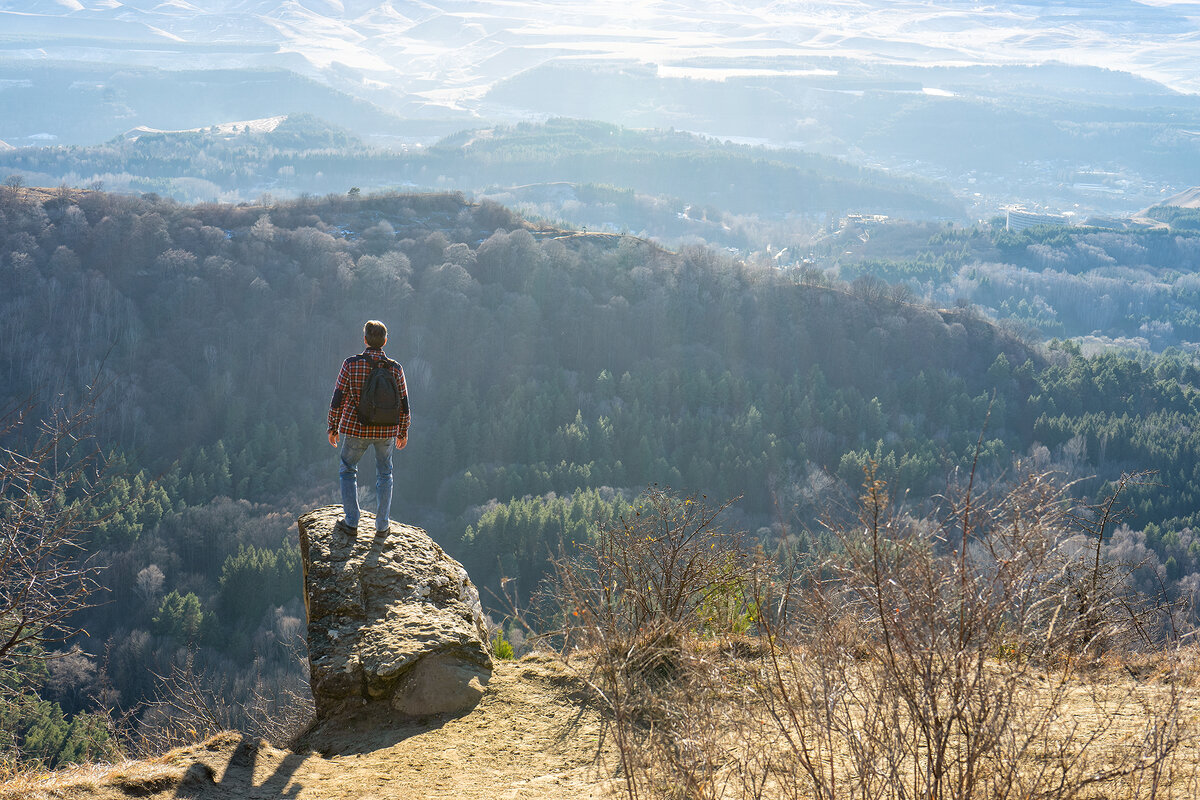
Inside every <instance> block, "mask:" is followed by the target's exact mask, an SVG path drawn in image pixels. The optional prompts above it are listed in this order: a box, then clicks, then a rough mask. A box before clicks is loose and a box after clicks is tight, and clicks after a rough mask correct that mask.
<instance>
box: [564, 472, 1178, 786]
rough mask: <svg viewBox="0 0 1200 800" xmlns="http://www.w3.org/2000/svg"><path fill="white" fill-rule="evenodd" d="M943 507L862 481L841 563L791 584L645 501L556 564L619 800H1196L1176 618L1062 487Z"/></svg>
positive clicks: (844, 526) (833, 557) (665, 505)
mask: <svg viewBox="0 0 1200 800" xmlns="http://www.w3.org/2000/svg"><path fill="white" fill-rule="evenodd" d="M1095 508H1099V507H1098V506H1093V507H1091V509H1093V510H1094V509H1095ZM1102 508H1103V511H1102V512H1101V516H1098V517H1097V516H1087V520H1088V522H1089V525H1090V527H1088V528H1087V531H1086V532H1087V533H1088V534H1091V535H1096V536H1097V542H1099V541H1100V536H1102V531H1103V529H1104V527H1105V525H1106V524H1107V523H1108V522H1109V521H1110V520H1111V517H1110V516H1109V514H1110V511H1111V510H1112V509H1114V508H1116V504H1115V503H1114V502H1106V503H1105V504H1104V505H1103V506H1102ZM946 509H947V510H946V512H945V513H943V514H940V515H938V514H934V515H930V516H925V517H921V518H916V517H913V516H911V515H909V514H908V513H906V512H905V511H904V510H903V509H896V508H894V507H892V506H891V504H890V503H889V501H888V498H887V494H886V490H885V488H884V486H883V484H882V482H881V481H878V480H876V479H875V478H874V476H873V475H871V474H868V476H867V482H866V483H865V484H864V495H863V499H862V502H861V506H860V507H859V509H858V510H857V512H856V513H855V514H854V515H853V516H852V517H850V518H849V519H848V520H843V521H841V522H831V523H830V525H829V531H830V533H831V537H830V538H831V539H833V540H834V541H835V542H836V545H835V546H834V547H832V548H830V549H829V550H828V551H827V552H822V553H806V554H803V558H802V559H800V560H797V562H796V563H795V566H794V568H793V569H792V570H791V571H790V573H788V574H784V572H782V571H781V569H780V567H779V564H780V562H779V561H778V560H772V559H766V558H763V557H762V556H761V554H755V553H752V552H747V551H746V550H745V549H744V548H740V544H741V540H740V538H739V537H736V536H731V535H729V534H726V533H724V532H722V531H721V530H720V529H719V528H718V527H717V526H716V525H715V523H714V520H715V517H716V515H717V514H718V513H719V512H720V509H719V508H718V509H716V510H715V511H714V510H710V509H707V508H705V507H704V504H703V503H702V502H697V501H696V500H695V499H694V498H688V499H679V498H675V497H672V496H670V495H668V494H666V493H662V492H651V493H650V494H648V495H647V496H646V497H645V498H644V499H643V501H642V504H641V507H640V512H639V515H638V516H637V517H636V518H635V519H633V520H627V521H623V523H622V525H621V526H619V527H617V528H615V529H611V530H606V531H602V532H601V535H600V538H599V540H598V542H597V543H596V544H595V545H594V546H589V547H587V548H585V549H584V550H583V551H582V552H581V553H579V554H576V555H572V556H570V557H563V558H560V559H559V560H558V563H557V565H556V567H557V581H556V585H555V586H554V588H553V590H552V593H553V594H554V595H555V596H556V597H557V598H558V599H559V600H560V601H561V602H562V604H563V606H564V607H565V608H566V610H567V611H566V614H565V615H564V617H563V618H562V619H563V621H564V623H565V624H564V627H563V630H561V631H560V632H559V633H558V634H557V635H558V638H559V641H560V642H561V643H562V645H563V653H564V657H565V658H566V660H567V662H568V663H575V664H576V665H578V666H579V668H580V675H581V677H582V678H583V679H584V680H585V681H586V682H587V684H588V685H589V686H590V687H591V690H592V692H593V696H594V698H595V700H596V701H597V702H598V703H599V704H600V705H601V706H602V707H603V708H604V709H605V710H606V712H607V715H608V719H609V722H610V732H611V736H612V738H613V740H614V742H615V744H616V751H617V759H616V761H615V762H614V763H613V765H612V767H613V769H614V771H616V772H617V773H618V774H620V775H621V776H622V777H623V779H624V781H625V787H624V794H625V796H626V797H628V798H629V800H638V799H639V798H697V800H717V799H718V798H722V799H724V798H740V799H741V800H757V798H767V797H770V798H776V797H779V798H820V799H821V800H837V799H838V798H856V799H857V798H862V800H909V799H910V798H911V799H912V800H940V799H941V798H956V800H968V799H969V798H987V799H988V800H1004V799H1006V798H1011V799H1012V800H1016V799H1017V798H1021V799H1024V798H1046V800H1068V799H1069V798H1100V797H1105V798H1114V799H1115V798H1121V799H1125V798H1127V799H1128V800H1135V799H1140V798H1158V797H1192V796H1197V790H1198V789H1200V778H1198V776H1200V767H1198V761H1200V759H1198V755H1200V752H1198V751H1197V747H1196V735H1197V730H1198V729H1197V725H1196V718H1197V717H1196V715H1197V712H1198V711H1200V701H1198V699H1197V698H1198V696H1200V695H1198V693H1197V690H1196V687H1195V681H1196V678H1195V676H1196V674H1197V672H1196V670H1195V665H1196V662H1197V658H1200V654H1198V652H1197V651H1196V650H1195V649H1179V648H1177V647H1174V646H1172V645H1170V643H1169V642H1167V641H1166V640H1165V639H1163V638H1159V637H1158V634H1157V633H1156V632H1160V631H1166V630H1170V629H1171V625H1170V620H1169V619H1168V618H1167V617H1168V616H1169V615H1170V614H1171V613H1172V609H1166V608H1160V607H1156V606H1154V605H1153V604H1147V603H1145V602H1143V601H1142V599H1141V598H1137V597H1134V596H1132V595H1131V594H1130V592H1129V589H1128V584H1127V583H1124V582H1122V581H1121V580H1120V574H1121V573H1120V569H1118V568H1114V567H1113V566H1112V565H1103V566H1102V562H1101V559H1100V558H1099V557H1096V556H1095V554H1096V553H1098V552H1100V550H1099V544H1098V543H1097V544H1095V545H1094V546H1093V545H1090V544H1089V546H1088V547H1086V548H1080V547H1079V546H1078V540H1079V534H1078V531H1077V530H1076V529H1073V528H1072V527H1071V523H1072V522H1073V521H1077V520H1078V519H1079V518H1080V515H1081V512H1080V511H1079V510H1078V509H1077V508H1075V507H1072V506H1071V504H1070V503H1069V501H1068V498H1067V494H1066V492H1065V489H1064V487H1063V486H1062V485H1061V484H1059V483H1057V482H1055V481H1054V480H1052V478H1051V476H1046V475H1033V474H1030V475H1024V476H1022V477H1020V478H1019V479H1017V480H1015V481H1012V482H1010V483H1009V484H1007V485H1005V486H1003V487H1000V488H999V489H998V490H996V491H994V492H990V493H984V492H981V491H980V490H979V489H978V487H975V486H974V480H973V477H972V479H971V481H970V482H969V483H968V484H967V486H966V487H964V489H963V490H961V491H959V492H957V493H956V494H955V495H954V497H953V498H950V499H947V500H946ZM1084 513H1088V514H1090V511H1087V510H1085V512H1084ZM1096 531H1100V532H1101V533H1100V534H1096V533H1095V532H1096ZM1081 553H1082V554H1083V555H1082V556H1081V555H1080V554H1081ZM1133 646H1137V647H1140V648H1141V649H1142V650H1143V652H1149V653H1150V655H1139V654H1136V653H1135V652H1134V650H1133V649H1132V647H1133ZM580 651H582V652H586V653H587V654H588V658H586V659H579V658H578V653H579V652H580Z"/></svg>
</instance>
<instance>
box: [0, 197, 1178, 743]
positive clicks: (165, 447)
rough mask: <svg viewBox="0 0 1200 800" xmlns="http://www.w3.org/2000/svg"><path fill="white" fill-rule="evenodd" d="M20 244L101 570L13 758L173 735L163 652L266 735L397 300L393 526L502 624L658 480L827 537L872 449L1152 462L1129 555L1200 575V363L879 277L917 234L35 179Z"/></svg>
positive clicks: (937, 478)
mask: <svg viewBox="0 0 1200 800" xmlns="http://www.w3.org/2000/svg"><path fill="white" fill-rule="evenodd" d="M0 236H2V239H0V287H2V288H0V408H2V409H4V410H7V411H8V412H9V419H12V418H13V415H15V414H18V413H24V414H25V418H26V419H27V420H37V419H43V418H47V417H49V416H51V415H53V413H54V412H55V411H56V409H67V410H71V409H76V408H81V407H87V408H89V409H90V415H91V418H92V419H91V423H90V425H89V428H88V430H89V433H90V435H91V437H92V438H91V439H90V440H89V441H91V442H93V443H94V447H95V449H96V451H97V453H98V456H99V458H100V459H101V460H102V461H103V463H104V468H103V470H102V471H101V472H102V481H101V483H100V484H99V486H100V487H101V488H100V493H99V495H98V496H97V498H96V502H94V503H93V504H92V506H91V507H90V512H89V513H91V514H92V515H93V521H94V523H95V524H94V525H93V526H92V527H91V528H90V534H89V538H88V541H87V542H86V547H87V549H88V551H89V553H91V554H92V556H93V558H94V563H96V564H97V565H99V566H101V567H102V571H101V572H100V573H99V574H100V577H99V581H100V583H101V584H102V585H103V587H104V590H103V591H102V592H99V593H98V594H97V595H96V596H95V597H94V602H95V605H94V607H92V608H89V609H87V610H84V611H81V612H80V613H79V614H77V616H76V618H75V620H74V622H75V624H76V625H77V626H78V627H79V628H81V629H82V630H84V631H86V636H80V637H77V638H75V639H72V640H71V641H70V642H67V643H63V644H62V647H63V648H64V651H65V652H69V654H68V655H66V656H65V657H62V658H58V659H52V660H50V661H47V662H44V664H45V666H44V668H40V669H39V670H25V671H24V672H20V667H19V664H18V674H20V675H21V676H22V677H21V678H20V680H19V681H17V682H16V688H17V689H18V690H19V694H20V696H21V697H23V698H24V700H22V701H21V702H18V703H14V704H9V705H6V706H5V711H4V714H5V715H7V718H6V719H5V720H4V723H5V724H4V725H3V726H0V728H2V729H3V730H5V731H8V732H10V735H11V736H12V737H13V738H14V741H12V742H0V746H5V747H12V746H14V745H15V746H18V747H19V749H20V752H21V755H22V757H26V758H31V759H40V760H42V761H43V762H45V763H49V764H54V763H58V762H61V761H66V760H72V759H76V758H80V757H85V756H87V755H89V754H90V755H95V754H96V753H97V752H102V751H103V748H104V747H107V746H110V744H111V743H106V742H105V736H104V735H101V733H100V731H102V730H106V728H105V725H104V724H103V718H102V717H104V716H107V717H109V718H110V719H111V718H115V717H120V716H121V715H126V723H127V725H126V728H127V729H132V730H142V731H144V732H147V735H150V734H151V733H152V732H153V731H154V730H155V726H161V725H164V724H165V723H164V721H163V720H162V718H161V714H158V713H156V710H155V706H154V701H155V699H156V698H157V697H160V696H161V694H162V692H163V686H164V682H165V681H168V680H169V679H170V678H171V676H175V677H176V678H178V677H179V676H180V675H187V676H190V678H191V679H192V680H193V681H194V682H195V684H196V685H201V686H204V687H206V688H207V689H209V690H211V691H212V692H213V693H214V694H216V695H219V696H221V697H224V698H227V699H228V700H229V702H230V705H231V708H236V709H240V710H237V711H236V712H234V711H231V713H236V714H241V715H242V717H236V716H235V717H234V718H232V719H231V720H230V721H231V723H235V724H240V725H244V726H252V724H253V722H254V720H253V719H252V718H251V717H252V715H253V713H254V711H255V709H257V708H261V703H257V700H261V699H262V698H264V697H268V696H278V695H280V694H283V693H285V690H286V689H288V688H294V687H296V686H299V685H300V681H301V680H302V678H303V675H304V673H305V670H306V667H305V665H304V663H303V656H302V650H298V649H297V648H302V647H303V632H304V610H303V604H302V601H301V598H300V578H299V569H300V567H299V552H298V548H297V543H296V538H295V524H294V520H295V517H296V516H297V515H298V514H299V513H301V512H302V511H303V510H305V509H307V508H310V507H312V506H314V505H317V504H325V503H332V502H336V501H337V497H338V495H337V486H336V473H337V469H336V457H335V454H334V451H333V450H332V448H330V447H329V445H328V442H327V441H326V440H325V427H324V425H325V412H326V408H327V404H328V401H329V395H330V393H331V391H332V387H333V381H334V378H335V377H336V374H337V369H338V367H339V365H340V363H341V361H342V359H343V358H345V357H346V356H348V355H351V354H353V353H355V352H359V350H360V349H361V347H362V324H363V322H364V321H365V320H367V319H370V318H375V319H380V320H383V321H384V322H385V323H387V325H388V326H389V329H390V341H389V345H388V347H387V352H388V354H389V355H390V356H392V357H393V358H396V359H398V360H400V361H401V362H402V363H403V364H404V366H405V370H406V373H407V377H408V385H409V391H410V397H411V402H412V409H413V423H412V429H411V434H410V444H409V446H408V448H407V449H405V450H404V451H403V452H402V453H399V454H397V456H396V473H395V474H396V493H395V500H394V503H393V517H394V518H395V519H397V520H399V521H402V522H406V523H411V524H416V525H419V526H421V527H424V528H426V529H427V530H428V531H429V533H430V534H431V535H432V536H433V537H434V538H435V539H436V540H437V541H439V542H440V543H441V544H442V545H443V546H444V547H445V548H446V549H447V550H448V551H449V552H450V553H451V554H453V555H454V556H455V557H457V558H459V559H460V560H461V561H462V562H463V563H464V564H465V565H466V566H467V568H468V570H469V571H470V573H471V575H472V577H473V578H474V580H475V581H476V583H478V584H479V585H480V587H481V589H482V594H483V596H484V599H485V604H490V606H491V609H492V611H493V617H494V618H495V619H496V620H497V622H502V621H503V617H504V608H503V603H502V602H501V600H500V598H499V597H498V596H497V595H498V594H499V593H500V579H501V577H505V578H511V579H514V581H515V582H513V583H511V584H510V586H511V587H513V588H515V591H516V592H517V594H518V595H521V596H528V595H529V593H531V592H532V591H533V590H534V589H535V587H536V585H537V583H538V581H539V579H540V578H541V576H542V574H543V571H544V570H545V564H546V557H547V554H548V553H549V552H550V551H551V550H552V549H555V548H557V547H558V546H559V543H560V542H566V543H569V542H571V541H578V540H579V539H580V538H581V537H586V536H588V533H589V531H590V530H591V529H592V527H593V526H594V524H595V522H596V521H597V520H605V519H613V518H616V517H619V516H620V515H622V514H623V513H625V512H626V511H627V510H628V503H630V502H631V501H632V500H633V498H635V497H636V496H637V494H638V493H639V492H640V491H641V490H642V489H644V488H645V487H647V486H648V485H651V484H658V485H660V486H669V487H672V488H673V489H675V490H677V491H680V492H683V493H695V494H698V495H699V494H704V495H707V496H708V497H710V498H716V499H717V500H719V501H723V500H725V499H729V498H733V497H740V498H741V499H740V500H739V501H738V502H737V503H736V504H735V505H734V507H733V512H732V514H733V519H734V520H735V522H736V524H737V525H739V526H741V527H742V528H744V529H746V530H748V531H749V532H751V533H752V534H753V535H755V536H756V537H757V538H758V539H759V541H760V542H761V543H762V544H763V545H764V547H765V548H766V549H767V550H768V551H769V550H770V549H771V548H773V547H776V546H779V545H780V544H787V545H790V546H792V547H798V548H803V547H804V546H805V544H806V542H807V541H808V540H809V538H810V537H812V536H816V535H819V534H818V533H816V531H817V530H818V528H817V526H816V524H815V521H816V519H817V518H818V517H819V516H820V515H821V513H822V511H823V510H824V509H826V508H827V507H829V506H830V505H836V504H838V503H842V502H846V501H847V500H848V499H851V498H853V497H854V496H855V495H856V493H857V491H858V488H859V485H860V484H861V482H862V479H863V470H864V467H866V466H867V465H868V464H869V463H872V462H873V463H874V464H876V465H877V466H876V474H877V476H878V477H879V478H882V479H884V480H886V481H887V484H888V486H889V487H890V489H891V490H892V491H893V492H894V493H895V494H896V495H898V496H899V495H901V494H903V493H907V495H908V496H909V497H910V498H911V499H912V500H913V501H914V502H916V503H918V504H919V503H920V502H922V500H923V498H930V497H933V496H935V495H936V494H938V493H939V491H941V490H943V489H944V488H945V487H946V485H947V483H948V481H951V480H953V476H954V475H955V474H956V473H961V472H962V471H963V470H970V469H971V468H972V464H975V465H976V469H977V471H978V472H979V474H980V475H981V476H986V477H991V478H995V479H999V478H1000V477H1002V476H1003V475H1005V474H1007V473H1009V472H1010V471H1011V470H1012V469H1013V467H1014V463H1015V462H1017V461H1020V460H1028V461H1029V462H1031V463H1033V464H1035V465H1036V466H1037V467H1038V468H1045V469H1056V470H1060V471H1062V472H1063V473H1065V474H1066V475H1067V476H1068V477H1069V478H1071V479H1075V480H1077V483H1075V491H1076V492H1077V493H1078V494H1079V495H1080V496H1081V497H1083V498H1090V497H1097V496H1101V495H1103V494H1104V493H1105V492H1106V491H1107V490H1108V487H1109V486H1111V483H1112V482H1113V481H1116V480H1118V479H1119V478H1120V476H1121V475H1122V474H1123V473H1128V472H1133V471H1141V470H1153V471H1154V472H1155V478H1154V482H1153V483H1141V484H1138V485H1136V486H1134V487H1132V489H1131V490H1130V491H1129V492H1128V494H1127V495H1126V499H1127V501H1128V502H1129V503H1130V505H1131V508H1132V514H1131V515H1130V516H1129V517H1128V519H1127V520H1126V523H1125V525H1123V526H1122V527H1120V528H1118V529H1117V530H1115V531H1114V532H1112V535H1111V539H1110V540H1109V545H1108V547H1109V549H1110V551H1111V553H1112V554H1113V557H1129V558H1132V557H1134V556H1136V558H1137V559H1138V560H1139V563H1141V564H1142V567H1141V568H1140V570H1139V572H1138V573H1137V574H1138V575H1139V576H1141V579H1144V580H1145V581H1146V582H1147V585H1148V586H1149V585H1150V584H1153V585H1154V586H1155V587H1159V586H1161V587H1164V588H1163V591H1167V592H1169V593H1171V595H1172V596H1174V597H1178V598H1184V599H1190V598H1191V596H1192V594H1193V593H1195V592H1197V591H1200V539H1196V540H1194V539H1193V529H1194V528H1195V527H1196V526H1197V525H1198V524H1200V518H1198V516H1197V508H1198V505H1197V501H1198V498H1200V466H1198V464H1200V459H1198V457H1197V456H1198V451H1200V431H1197V430H1196V428H1195V420H1196V419H1197V414H1198V413H1200V394H1198V392H1197V386H1198V385H1200V369H1198V367H1197V365H1196V363H1195V360H1194V359H1193V358H1192V357H1190V356H1188V355H1186V354H1184V353H1182V352H1180V351H1178V350H1168V351H1166V352H1164V353H1161V354H1151V353H1146V352H1143V353H1133V354H1122V353H1121V352H1119V351H1108V352H1105V353H1103V354H1100V355H1086V354H1085V353H1084V352H1083V350H1081V348H1080V347H1079V346H1078V345H1077V344H1075V343H1073V342H1071V341H1062V342H1060V341H1057V340H1054V341H1051V342H1049V343H1039V342H1036V341H1034V339H1033V338H1032V337H1031V336H1030V335H1028V334H1021V335H1019V334H1018V333H1017V332H1015V330H1016V329H1015V328H1014V327H1013V326H1009V327H1005V328H1000V327H997V326H996V325H994V324H993V323H992V322H990V321H989V320H988V319H987V318H985V316H984V315H983V314H982V313H980V312H979V311H977V310H976V309H974V308H973V307H972V306H970V305H969V304H962V305H961V306H958V307H955V308H953V309H950V310H946V309H939V308H936V307H934V306H932V305H928V304H925V303H921V302H917V301H914V300H913V297H914V295H913V293H912V291H911V290H909V289H906V288H905V287H904V286H902V285H897V286H893V285H891V284H889V283H887V282H885V280H883V279H881V277H880V276H881V275H882V276H883V277H895V276H894V275H891V273H893V272H897V271H901V272H903V271H904V270H908V271H909V272H912V270H913V269H915V267H913V264H917V265H918V266H919V258H918V259H916V260H912V261H901V260H894V261H889V262H886V263H885V262H882V261H880V262H874V263H873V264H872V263H867V264H866V266H863V267H862V268H861V269H860V270H859V274H858V275H857V276H856V277H855V278H854V280H853V281H851V282H849V283H846V282H843V281H841V280H839V279H838V277H837V275H836V274H831V273H828V272H824V271H821V270H817V269H801V270H781V269H777V268H775V267H774V266H773V265H772V264H770V263H765V264H757V263H750V264H747V263H743V262H740V261H735V260H734V259H733V258H732V257H730V256H728V255H727V254H725V253H722V252H718V251H714V250H710V249H706V248H701V247H685V248H683V249H681V250H679V251H678V252H672V251H668V250H665V249H662V248H660V247H659V246H656V245H654V244H652V243H649V242H647V241H644V240H639V239H635V238H632V237H628V236H619V235H610V234H602V235H597V234H591V235H589V234H586V233H577V232H570V231H562V230H556V229H550V228H545V227H535V226H532V225H530V224H528V223H526V222H525V221H523V220H522V219H520V218H518V217H517V216H515V215H514V214H513V213H512V212H510V211H508V210H507V209H505V208H503V207H501V206H498V205H493V204H489V203H483V204H473V203H469V202H467V201H466V200H464V199H463V197H462V196H459V195H452V194H427V195H399V194H388V195H371V196H365V195H364V196H359V195H358V193H353V194H352V195H351V196H329V197H325V198H312V197H308V198H301V199H300V200H296V201H290V202H286V203H278V204H271V205H262V204H258V205H249V204H242V205H237V206H233V205H215V204H212V205H196V206H188V205H181V204H178V203H176V202H174V201H170V200H165V199H160V198H158V197H156V196H154V195H144V196H141V197H132V196H121V195H113V194H104V193H101V192H77V191H72V190H63V191H58V192H46V191H41V190H33V189H26V188H23V187H20V186H8V187H5V188H4V189H0ZM955 236H957V237H959V238H960V239H962V241H969V242H970V243H971V247H972V248H974V249H975V250H976V251H980V252H984V251H987V252H991V251H1004V250H1005V249H1006V248H1007V249H1008V250H1012V249H1013V248H1017V247H1019V248H1021V252H1022V253H1030V254H1034V255H1039V257H1040V258H1041V260H1040V261H1039V260H1038V259H1035V258H1032V256H1031V257H1030V261H1029V264H1028V265H1027V266H1028V273H1029V274H1030V275H1032V274H1033V273H1035V272H1037V271H1038V270H1039V269H1042V270H1045V269H1050V268H1051V267H1053V266H1054V265H1059V266H1061V264H1062V262H1061V259H1060V260H1055V259H1054V258H1052V257H1051V256H1052V255H1053V252H1052V251H1054V252H1059V253H1061V252H1065V251H1066V249H1067V248H1068V247H1075V243H1074V242H1061V243H1058V245H1059V246H1058V250H1057V251H1055V247H1056V244H1055V243H1054V242H1049V243H1047V242H1046V241H1044V240H1035V239H1029V241H1016V240H1014V238H1013V236H1012V235H1011V234H1007V233H1004V232H1002V231H999V230H992V229H975V230H971V231H967V232H960V233H959V234H955ZM1035 236H1036V234H1035ZM957 241H958V240H957V239H955V237H953V236H952V237H950V238H947V239H945V240H944V242H943V243H949V244H956V242H957ZM1171 241H1172V243H1173V244H1172V245H1171V246H1173V247H1176V248H1182V249H1183V250H1186V251H1187V252H1192V250H1191V249H1190V248H1195V246H1196V245H1197V243H1198V242H1200V236H1193V235H1192V234H1191V233H1189V232H1187V231H1182V232H1179V233H1178V234H1177V235H1176V236H1175V237H1174V238H1172V240H1171ZM956 246H957V244H956ZM1039 248H1040V249H1039ZM956 268H957V267H956ZM847 277H850V275H849V274H847ZM902 277H903V276H902ZM927 278H928V276H924V278H923V279H927ZM1030 280H1033V279H1032V278H1030ZM1176 324H1183V322H1181V321H1179V320H1177V322H1176ZM1189 324H1190V323H1189ZM34 431H35V426H32V425H29V424H26V425H22V426H17V427H10V428H8V429H7V432H6V433H5V434H4V436H5V439H4V442H3V444H4V447H5V448H7V449H8V450H11V451H15V452H20V451H21V450H22V448H26V447H29V446H30V444H31V441H32V439H33V437H34ZM70 501H71V498H70V497H68V496H64V497H62V498H61V502H64V503H69V502H70ZM367 508H370V505H369V504H368V506H367ZM1156 590H1157V589H1156ZM66 648H74V649H73V650H70V651H67V650H66ZM35 660H36V659H35ZM31 663H33V662H31ZM36 663H38V664H42V663H43V662H42V661H40V660H36ZM268 710H269V709H268ZM89 748H92V749H91V750H89Z"/></svg>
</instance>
